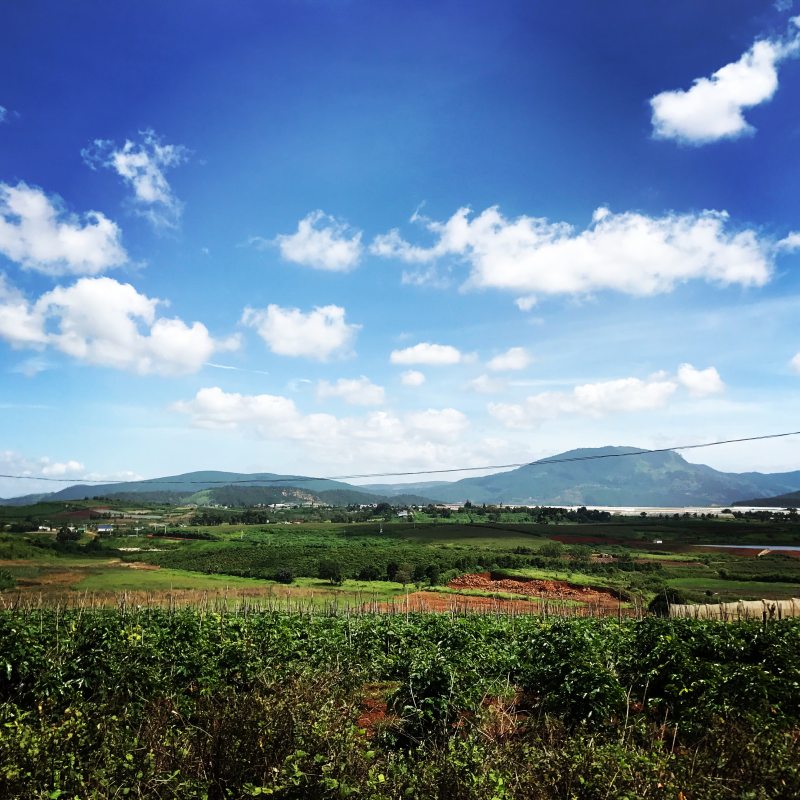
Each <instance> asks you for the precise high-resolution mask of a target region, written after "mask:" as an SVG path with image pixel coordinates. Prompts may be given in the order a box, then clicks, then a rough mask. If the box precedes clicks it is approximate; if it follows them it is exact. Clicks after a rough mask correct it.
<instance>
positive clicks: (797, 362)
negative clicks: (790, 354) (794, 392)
mask: <svg viewBox="0 0 800 800" xmlns="http://www.w3.org/2000/svg"><path fill="white" fill-rule="evenodd" d="M789 366H790V367H791V368H792V369H793V370H794V371H795V372H796V373H797V374H798V375H800V353H798V354H797V355H796V356H795V357H794V358H793V359H792V360H791V361H790V362H789Z"/></svg>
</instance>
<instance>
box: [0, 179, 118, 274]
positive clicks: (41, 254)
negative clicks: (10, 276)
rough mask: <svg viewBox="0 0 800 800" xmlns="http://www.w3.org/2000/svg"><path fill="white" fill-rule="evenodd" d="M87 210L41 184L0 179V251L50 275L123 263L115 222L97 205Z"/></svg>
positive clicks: (95, 270)
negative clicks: (71, 207) (78, 210)
mask: <svg viewBox="0 0 800 800" xmlns="http://www.w3.org/2000/svg"><path fill="white" fill-rule="evenodd" d="M84 216H85V220H84V221H81V220H80V218H78V217H77V216H76V215H74V214H68V213H67V212H65V211H64V210H63V208H62V205H61V202H60V200H59V199H58V198H55V197H48V196H47V195H46V194H45V193H44V192H43V191H42V190H41V189H37V188H35V187H32V186H28V185H27V184H25V183H22V182H20V183H18V184H17V185H16V186H11V185H9V184H7V183H0V254H2V255H4V256H5V257H6V258H9V259H10V260H11V261H15V262H17V263H18V264H20V265H21V266H22V267H24V268H25V269H32V270H36V271H37V272H43V273H45V274H47V275H70V274H71V275H96V274H97V273H100V272H103V271H104V270H106V269H108V268H109V267H115V266H118V265H120V264H123V263H124V262H125V261H126V260H127V258H128V257H127V254H126V253H125V250H124V249H123V247H122V244H121V243H120V231H119V228H118V227H117V225H116V224H115V223H114V222H112V221H111V220H110V219H108V218H107V217H105V216H104V215H103V214H101V213H100V212H99V211H90V212H88V213H87V214H85V215H84Z"/></svg>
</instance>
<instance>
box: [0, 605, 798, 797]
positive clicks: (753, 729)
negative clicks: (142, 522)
mask: <svg viewBox="0 0 800 800" xmlns="http://www.w3.org/2000/svg"><path fill="white" fill-rule="evenodd" d="M798 650H800V624H798V623H796V622H793V621H785V622H782V623H774V624H772V625H769V626H767V627H764V626H762V625H759V624H753V623H734V624H731V625H728V626H724V625H720V624H718V623H709V622H698V621H692V620H680V621H678V620H663V619H658V618H654V617H650V618H646V619H643V620H640V621H638V622H618V621H616V620H614V621H603V620H599V619H587V620H541V619H538V618H534V617H508V616H500V617H498V616H489V617H486V616H482V617H475V616H467V617H448V616H441V615H424V614H423V615H417V614H413V613H412V614H410V615H389V616H387V615H377V616H376V615H373V614H363V615H353V614H346V615H330V614H322V615H303V614H282V613H263V612H260V613H249V612H247V611H246V610H241V611H239V612H222V613H218V612H210V611H203V610H202V609H192V610H183V611H181V610H172V611H158V610H152V609H127V610H112V611H93V612H89V611H67V612H64V611H56V610H50V611H48V610H31V611H28V612H14V613H12V612H2V613H0V664H3V665H4V667H3V670H2V671H0V731H2V732H0V795H2V796H4V797H57V798H62V797H63V798H67V797H68V798H72V797H81V798H105V797H111V796H129V797H148V798H149V797H162V798H166V797H170V798H195V797H209V798H240V797H255V796H272V797H282V798H307V797H317V798H323V797H331V798H333V797H370V798H374V799H375V800H378V799H379V798H381V799H382V798H401V797H414V798H467V799H468V800H469V799H470V798H475V799H476V800H477V799H478V798H480V799H481V800H484V799H485V800H490V798H534V800H535V799H536V798H550V797H564V798H573V797H574V798H601V797H614V798H622V797H628V798H638V797H645V796H646V797H654V798H676V797H680V796H683V797H686V798H698V799H700V798H708V800H711V798H714V799H715V800H716V798H734V797H736V798H739V797H764V798H786V797H791V796H797V794H798V792H800V770H798V766H797V765H798V763H800V758H798V756H800V753H799V752H798V742H797V737H796V731H797V728H798V725H800V716H798V708H800V694H798V692H799V691H800V690H798V686H800V671H798V670H800V667H799V666H798V659H797V653H798ZM681 793H682V795H681Z"/></svg>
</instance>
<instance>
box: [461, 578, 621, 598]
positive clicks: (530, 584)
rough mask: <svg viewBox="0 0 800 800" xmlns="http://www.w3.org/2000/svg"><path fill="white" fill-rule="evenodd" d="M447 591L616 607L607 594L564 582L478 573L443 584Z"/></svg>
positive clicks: (612, 594) (599, 590)
mask: <svg viewBox="0 0 800 800" xmlns="http://www.w3.org/2000/svg"><path fill="white" fill-rule="evenodd" d="M447 585H448V587H449V588H450V589H480V590H482V591H487V592H508V593H511V594H524V595H528V596H529V597H536V598H543V599H546V600H578V601H581V602H584V603H594V604H601V605H609V604H611V605H614V606H616V605H618V603H619V601H618V599H617V597H616V596H615V595H614V593H613V592H611V591H606V590H604V589H590V588H589V587H587V586H573V585H572V584H571V583H567V582H566V581H551V580H535V579H531V580H527V579H525V578H519V579H511V578H503V579H501V580H496V581H495V580H492V578H491V575H490V574H489V573H487V572H482V573H479V574H476V575H461V576H460V577H458V578H456V579H455V580H452V581H450V583H448V584H447Z"/></svg>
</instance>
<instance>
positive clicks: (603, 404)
mask: <svg viewBox="0 0 800 800" xmlns="http://www.w3.org/2000/svg"><path fill="white" fill-rule="evenodd" d="M680 387H683V388H685V389H686V390H688V392H689V394H691V395H693V396H695V397H704V396H708V395H712V394H719V393H720V392H723V391H724V390H725V384H724V383H723V382H722V379H721V378H720V376H719V373H718V372H717V370H716V369H715V368H714V367H708V368H707V369H703V370H699V369H696V368H695V367H693V366H692V365H691V364H681V365H680V367H679V368H678V372H677V374H676V375H675V376H674V377H671V376H669V375H668V374H667V373H664V372H659V373H656V374H654V375H651V376H650V377H648V378H647V379H645V380H642V379H641V378H620V379H618V380H611V381H600V382H598V383H584V384H581V385H579V386H575V387H574V388H573V389H572V391H568V392H540V393H538V394H533V395H530V396H528V397H527V398H525V400H524V401H523V402H522V403H490V404H489V405H488V410H489V413H490V414H491V415H492V416H493V417H494V418H495V419H497V420H499V421H500V422H501V423H503V424H504V425H506V426H507V427H509V428H527V427H534V426H536V425H538V424H540V423H541V422H543V421H544V420H548V419H553V418H555V417H559V416H563V415H580V416H585V417H593V418H600V417H604V416H607V415H609V414H615V413H624V412H637V411H648V410H652V409H657V408H663V407H664V406H666V405H667V403H668V402H669V401H670V399H671V398H672V397H673V395H674V394H675V392H676V391H677V390H678V389H679V388H680Z"/></svg>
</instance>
